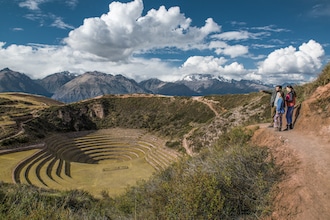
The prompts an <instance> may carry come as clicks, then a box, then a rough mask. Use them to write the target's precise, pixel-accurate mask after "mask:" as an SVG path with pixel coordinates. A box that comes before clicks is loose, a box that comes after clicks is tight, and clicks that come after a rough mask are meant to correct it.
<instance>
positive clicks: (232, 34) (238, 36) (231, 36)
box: [212, 31, 251, 40]
mask: <svg viewBox="0 0 330 220" xmlns="http://www.w3.org/2000/svg"><path fill="white" fill-rule="evenodd" d="M250 36H251V34H250V33H249V32H248V31H228V32H224V33H221V34H215V35H212V38H217V39H219V40H247V39H249V38H250Z"/></svg>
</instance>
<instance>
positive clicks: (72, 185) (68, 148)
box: [0, 129, 180, 196]
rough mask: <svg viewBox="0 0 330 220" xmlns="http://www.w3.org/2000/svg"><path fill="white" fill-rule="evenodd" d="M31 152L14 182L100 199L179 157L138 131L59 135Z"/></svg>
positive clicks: (16, 169)
mask: <svg viewBox="0 0 330 220" xmlns="http://www.w3.org/2000/svg"><path fill="white" fill-rule="evenodd" d="M26 153H27V155H26V157H25V158H24V159H23V160H21V161H20V162H19V161H18V163H17V165H16V166H15V167H14V169H13V171H12V181H13V182H14V183H18V184H30V185H35V186H37V187H44V188H52V189H60V190H69V189H82V190H86V191H88V192H90V193H92V194H93V195H95V196H98V195H100V194H101V193H102V191H105V192H108V193H109V195H118V194H120V193H122V192H124V191H125V189H126V187H127V185H134V184H135V183H136V181H137V180H140V179H147V178H149V177H150V176H151V175H152V173H154V172H155V171H159V170H163V169H165V168H166V167H167V166H168V165H170V164H171V163H172V162H174V161H175V160H176V159H177V158H178V157H179V156H180V155H179V153H178V152H176V151H174V150H172V149H168V148H166V147H165V140H162V139H161V138H159V137H157V136H154V135H151V134H148V133H146V132H144V131H142V130H135V129H105V130H97V131H88V132H74V133H66V134H56V135H53V136H50V137H48V138H47V139H46V140H45V145H44V146H43V147H42V148H41V149H39V150H37V151H36V150H34V153H31V151H28V152H26ZM0 159H1V155H0Z"/></svg>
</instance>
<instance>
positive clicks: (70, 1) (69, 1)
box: [65, 0, 79, 8]
mask: <svg viewBox="0 0 330 220" xmlns="http://www.w3.org/2000/svg"><path fill="white" fill-rule="evenodd" d="M78 3H79V0H66V1H65V4H66V5H68V6H69V7H71V8H75V7H76V6H77V5H78Z"/></svg>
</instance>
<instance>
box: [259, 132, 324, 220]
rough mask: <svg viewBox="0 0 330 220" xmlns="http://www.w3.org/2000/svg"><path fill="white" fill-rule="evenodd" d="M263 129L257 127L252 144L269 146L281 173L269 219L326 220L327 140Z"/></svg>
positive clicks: (298, 133)
mask: <svg viewBox="0 0 330 220" xmlns="http://www.w3.org/2000/svg"><path fill="white" fill-rule="evenodd" d="M266 126H267V125H260V129H259V130H257V131H256V133H255V136H254V138H253V142H255V143H256V144H258V145H260V146H268V147H270V150H271V152H272V153H273V155H274V157H275V159H276V163H277V164H279V165H280V166H282V168H283V171H284V174H285V175H284V178H283V180H282V181H281V182H280V183H279V184H278V185H277V186H276V188H275V189H274V197H275V199H274V212H273V214H272V216H271V218H270V219H297V220H298V219H299V220H305V219H306V220H311V219H312V220H316V219H320V220H326V219H330V139H329V140H326V139H322V138H318V137H317V136H311V135H308V134H305V133H304V134H303V133H301V132H300V131H299V130H290V131H283V132H276V131H274V130H273V129H272V128H267V127H266Z"/></svg>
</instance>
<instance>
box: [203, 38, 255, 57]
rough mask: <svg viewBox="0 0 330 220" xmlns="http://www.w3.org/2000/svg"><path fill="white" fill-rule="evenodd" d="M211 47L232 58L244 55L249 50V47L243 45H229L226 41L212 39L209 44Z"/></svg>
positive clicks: (219, 53) (218, 53)
mask: <svg viewBox="0 0 330 220" xmlns="http://www.w3.org/2000/svg"><path fill="white" fill-rule="evenodd" d="M209 48H210V49H214V51H215V53H216V54H217V55H221V54H223V55H226V56H230V57H231V58H235V57H238V56H242V55H244V54H247V53H248V52H249V48H248V47H247V46H243V45H238V44H237V45H233V46H231V45H228V44H227V43H225V42H224V41H211V42H210V44H209Z"/></svg>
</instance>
